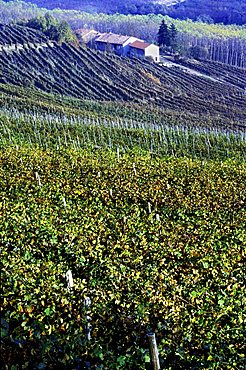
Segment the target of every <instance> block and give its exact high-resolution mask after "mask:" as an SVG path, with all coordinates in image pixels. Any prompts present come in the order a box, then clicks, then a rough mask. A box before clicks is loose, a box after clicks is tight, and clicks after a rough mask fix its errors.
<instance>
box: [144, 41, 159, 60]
mask: <svg viewBox="0 0 246 370" xmlns="http://www.w3.org/2000/svg"><path fill="white" fill-rule="evenodd" d="M145 57H152V58H153V59H154V61H155V63H159V62H160V49H159V46H157V45H154V44H151V45H149V46H148V47H147V48H145Z"/></svg>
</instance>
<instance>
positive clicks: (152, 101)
mask: <svg viewBox="0 0 246 370" xmlns="http://www.w3.org/2000/svg"><path fill="white" fill-rule="evenodd" d="M16 29H17V31H18V32H20V30H19V28H18V27H9V28H8V30H7V31H8V32H7V33H8V37H9V39H11V38H12V40H14V39H18V37H17V36H16V34H17V33H18V32H17V31H16ZM23 29H24V30H25V32H27V29H26V28H23ZM5 32H6V31H5ZM2 33H3V34H4V31H3V32H2ZM38 36H39V35H36V36H35V40H36V39H37V38H38ZM0 37H1V34H0ZM32 37H33V36H32V35H30V37H29V40H30V42H31V40H32ZM25 43H26V41H25ZM23 44H24V42H23ZM0 54H1V59H0V67H1V70H0V71H1V72H0V83H2V84H5V85H9V84H13V85H16V86H24V87H28V88H31V89H39V90H41V91H44V92H48V93H55V94H60V95H63V96H71V97H76V98H79V99H81V98H82V99H87V100H93V101H115V102H121V103H122V102H129V103H133V104H134V103H137V104H142V105H145V106H147V105H148V106H149V109H150V110H151V109H152V108H151V107H153V106H154V107H160V109H161V110H162V111H164V110H166V111H172V112H174V114H176V115H177V114H179V115H180V116H181V117H182V116H184V115H185V116H186V115H187V116H190V115H192V116H194V115H197V117H198V119H199V121H206V122H208V121H209V120H210V121H211V120H215V121H218V120H220V119H221V120H222V121H223V122H224V124H227V125H232V124H234V125H237V124H241V123H242V122H244V121H245V106H246V99H245V94H244V87H245V85H246V76H245V70H244V69H241V68H237V67H231V66H224V65H223V64H221V63H215V62H208V63H205V62H204V63H201V64H199V63H198V64H197V65H194V64H193V66H192V68H193V69H195V70H197V68H199V66H200V70H202V73H200V74H199V75H194V74H193V73H189V71H188V72H187V71H184V70H183V69H182V68H180V66H179V64H178V63H176V64H175V65H174V66H173V67H169V66H165V65H164V66H160V65H155V64H153V63H150V62H148V61H144V60H139V59H136V60H133V59H130V58H121V57H117V56H114V55H111V54H104V53H101V52H97V51H95V50H90V49H86V48H75V47H73V46H71V45H67V44H62V45H57V44H54V46H47V47H45V46H41V45H40V44H36V46H35V47H33V46H32V45H28V43H26V44H25V45H24V47H23V48H22V49H18V50H3V51H0ZM179 63H180V65H182V63H184V64H185V63H186V64H187V63H188V64H189V66H190V64H191V62H189V60H188V61H186V60H185V61H183V62H182V60H181V62H179ZM204 66H205V67H204ZM228 74H229V75H230V77H228ZM181 119H182V118H181Z"/></svg>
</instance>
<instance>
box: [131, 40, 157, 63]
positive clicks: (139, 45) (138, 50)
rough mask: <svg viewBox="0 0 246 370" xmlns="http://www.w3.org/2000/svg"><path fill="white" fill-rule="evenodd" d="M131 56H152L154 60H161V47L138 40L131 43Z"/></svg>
mask: <svg viewBox="0 0 246 370" xmlns="http://www.w3.org/2000/svg"><path fill="white" fill-rule="evenodd" d="M129 56H130V57H136V58H152V59H153V60H154V62H156V63H159V62H160V51H159V47H158V46H157V45H154V44H149V43H148V42H144V41H141V40H136V41H134V42H133V43H132V44H130V54H129Z"/></svg>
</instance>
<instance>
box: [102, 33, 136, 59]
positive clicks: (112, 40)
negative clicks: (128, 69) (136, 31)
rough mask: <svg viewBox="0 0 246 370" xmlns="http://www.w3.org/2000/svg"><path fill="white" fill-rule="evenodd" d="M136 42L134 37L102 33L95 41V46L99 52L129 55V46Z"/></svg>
mask: <svg viewBox="0 0 246 370" xmlns="http://www.w3.org/2000/svg"><path fill="white" fill-rule="evenodd" d="M136 40H138V39H137V38H136V37H132V36H123V35H117V34H115V33H111V32H109V33H103V34H101V35H100V36H98V37H97V38H96V39H95V46H96V48H97V49H98V50H101V51H112V52H114V53H115V54H118V55H122V56H127V55H129V45H130V44H131V43H133V42H134V41H136Z"/></svg>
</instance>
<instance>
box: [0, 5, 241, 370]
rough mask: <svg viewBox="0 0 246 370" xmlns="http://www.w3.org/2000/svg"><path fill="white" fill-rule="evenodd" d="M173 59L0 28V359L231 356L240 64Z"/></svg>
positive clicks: (235, 352)
mask: <svg viewBox="0 0 246 370" xmlns="http://www.w3.org/2000/svg"><path fill="white" fill-rule="evenodd" d="M0 4H1V0H0ZM16 6H17V7H18V6H21V7H22V6H23V3H21V2H18V3H16ZM28 9H29V8H28ZM33 9H35V7H34V8H33ZM15 11H16V9H15ZM44 11H45V10H44ZM17 13H18V12H17ZM11 14H12V13H11ZM60 14H62V15H64V14H65V13H63V12H62V13H60ZM5 15H6V13H5V14H0V17H1V16H3V17H4V16H5ZM70 15H71V14H70ZM77 16H78V14H77V13H76V17H77ZM101 17H102V15H100V17H99V18H100V19H101ZM108 19H112V18H108ZM124 19H125V18H124ZM117 20H118V16H117V17H116V18H115V22H116V23H117ZM107 21H108V20H107ZM152 21H153V20H152ZM153 22H154V21H153ZM118 27H119V25H118ZM127 27H129V24H128V25H127ZM176 59H177V58H175V57H171V56H168V55H166V56H165V57H162V60H161V64H160V65H156V64H153V63H151V62H149V61H147V60H139V59H129V58H120V57H117V56H115V55H113V54H109V53H102V52H98V51H95V50H91V49H87V48H86V47H80V48H79V47H75V46H73V45H71V44H66V43H62V44H60V43H58V42H54V41H53V40H48V39H47V38H45V37H44V36H43V35H42V34H40V33H37V32H35V31H33V30H31V29H29V28H25V27H23V26H13V25H12V26H10V25H9V26H3V25H1V26H0V215H1V217H2V220H3V222H0V250H1V263H2V265H1V289H2V291H3V292H4V295H3V296H2V297H1V305H0V318H1V320H0V332H1V338H0V343H1V351H0V363H1V369H5V370H7V369H11V370H15V369H23V370H25V369H35V370H36V369H39V370H72V369H76V370H86V369H87V370H99V369H103V370H150V369H152V368H153V366H151V361H152V358H151V351H150V347H149V340H148V336H149V335H150V333H155V336H156V341H157V345H158V352H159V353H158V358H159V360H160V367H161V369H163V370H164V369H175V370H188V369H197V370H204V369H214V370H215V369H225V370H231V369H237V370H244V369H245V357H244V356H245V355H244V352H245V351H244V342H245V338H246V336H245V329H244V325H243V323H244V322H243V315H244V307H243V305H242V297H243V295H244V292H245V283H244V273H245V268H244V266H245V264H244V262H243V261H244V260H245V258H244V254H245V250H244V249H245V248H244V246H245V245H246V234H245V219H246V208H245V204H246V96H245V87H246V73H245V69H243V68H238V67H232V66H229V65H225V64H221V63H216V62H211V61H199V60H193V59H187V58H181V59H180V60H178V61H176ZM152 335H153V334H152Z"/></svg>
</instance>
